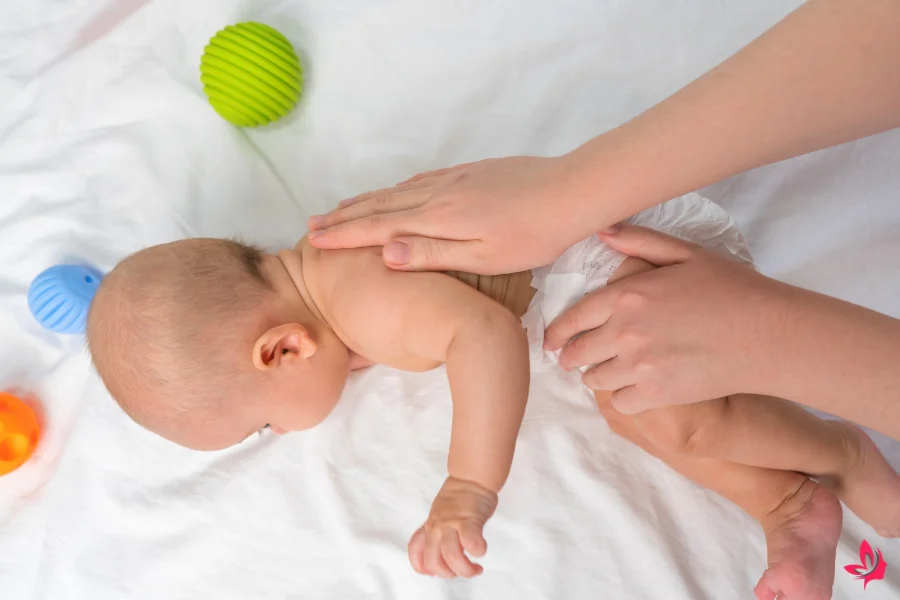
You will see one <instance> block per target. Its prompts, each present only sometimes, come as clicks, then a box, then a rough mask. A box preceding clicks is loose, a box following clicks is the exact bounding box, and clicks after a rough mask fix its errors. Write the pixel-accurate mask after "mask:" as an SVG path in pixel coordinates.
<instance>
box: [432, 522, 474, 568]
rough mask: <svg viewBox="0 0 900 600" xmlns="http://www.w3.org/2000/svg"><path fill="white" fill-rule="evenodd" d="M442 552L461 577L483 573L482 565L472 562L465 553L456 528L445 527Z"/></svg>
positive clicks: (442, 536) (442, 537)
mask: <svg viewBox="0 0 900 600" xmlns="http://www.w3.org/2000/svg"><path fill="white" fill-rule="evenodd" d="M441 554H442V555H443V557H444V561H445V562H446V563H447V566H449V567H450V568H451V569H452V570H453V572H454V573H456V575H457V576H459V577H475V576H476V575H481V572H482V571H483V569H482V568H481V565H476V564H472V562H471V561H470V560H469V559H468V558H466V555H465V553H463V549H462V546H461V545H460V543H459V536H458V535H457V534H456V530H455V529H452V528H450V527H448V528H446V529H444V531H443V532H442V535H441Z"/></svg>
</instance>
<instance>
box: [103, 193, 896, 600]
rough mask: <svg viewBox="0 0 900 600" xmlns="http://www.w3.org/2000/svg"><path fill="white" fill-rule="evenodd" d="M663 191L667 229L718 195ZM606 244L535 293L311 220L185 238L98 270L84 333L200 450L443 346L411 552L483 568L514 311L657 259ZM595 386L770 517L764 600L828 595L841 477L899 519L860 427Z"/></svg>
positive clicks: (891, 477) (778, 409)
mask: <svg viewBox="0 0 900 600" xmlns="http://www.w3.org/2000/svg"><path fill="white" fill-rule="evenodd" d="M679 203H681V204H679ZM667 207H668V208H667V210H670V209H671V210H674V212H675V213H677V214H678V217H677V218H675V219H674V220H673V219H668V220H667V219H657V222H655V223H649V224H652V225H655V226H658V228H660V229H662V230H667V229H668V230H669V231H672V232H674V233H683V232H679V231H673V230H677V226H675V225H673V226H671V227H670V226H669V225H671V224H672V223H681V224H684V222H685V219H684V215H685V214H691V213H694V214H701V215H706V214H707V213H709V211H711V210H718V209H714V208H711V207H710V203H708V202H707V201H705V200H703V199H701V198H699V196H696V195H691V196H689V197H685V198H682V199H677V200H676V201H673V202H672V203H669V204H668V205H667ZM700 209H702V210H700ZM698 211H699V212H698ZM704 211H705V212H704ZM654 214H656V215H657V216H658V215H659V214H663V213H659V212H657V213H654ZM717 216H718V215H717ZM703 218H704V219H706V217H703ZM707 221H708V219H707ZM720 221H721V219H720ZM667 223H668V224H667ZM724 223H725V226H721V227H718V226H714V227H705V228H700V229H702V230H703V231H706V232H707V233H708V232H712V234H711V236H710V237H708V239H700V240H694V241H698V242H701V243H705V244H706V245H712V246H716V244H717V243H718V244H719V245H720V246H722V247H726V248H728V247H730V246H733V244H731V243H730V242H729V238H728V236H729V235H732V234H733V232H734V231H736V230H735V229H734V228H733V223H729V222H724ZM720 224H721V223H720ZM706 225H709V223H708V222H706ZM714 225H715V223H714ZM738 237H739V236H738ZM717 240H718V242H717ZM722 240H725V241H724V242H723V241H722ZM731 241H733V240H731ZM741 242H742V240H741ZM609 253H610V250H609V249H608V248H606V247H604V246H602V244H600V243H599V241H598V240H597V239H596V238H591V239H590V240H585V241H584V242H582V243H581V244H580V245H578V246H577V247H576V248H573V251H572V252H568V253H567V254H566V255H564V256H563V257H562V258H561V259H560V261H557V263H555V264H554V265H553V266H551V267H547V268H545V269H544V270H537V271H536V272H535V276H536V277H535V278H534V282H535V284H536V286H537V287H538V288H540V289H541V292H540V294H541V295H540V296H539V297H537V298H534V296H535V290H534V289H533V288H532V287H531V284H532V274H531V273H515V274H511V275H504V276H498V277H484V276H475V275H468V274H459V273H456V274H441V273H408V272H395V271H391V270H390V269H388V268H386V267H385V266H384V264H383V261H382V259H381V253H380V250H379V249H359V250H330V251H322V250H317V249H315V248H313V247H312V246H310V245H309V244H308V243H307V242H306V239H305V238H304V239H302V240H300V241H299V242H298V243H297V245H296V246H295V247H294V248H293V249H291V250H282V251H281V252H278V253H277V254H266V253H263V252H261V251H259V250H257V249H255V248H252V247H249V246H246V245H243V244H240V243H237V242H232V241H227V240H216V239H194V240H185V241H179V242H174V243H170V244H164V245H161V246H154V247H152V248H148V249H145V250H142V251H140V252H138V253H136V254H134V255H132V256H130V257H128V258H127V259H125V260H124V261H122V262H121V263H120V264H119V265H118V266H117V267H116V268H115V269H114V270H113V271H112V272H111V273H110V274H109V275H108V276H107V277H106V278H105V279H104V281H103V284H102V285H101V287H100V290H99V291H98V293H97V296H96V298H95V300H94V302H93V305H92V307H91V312H90V316H89V320H88V339H89V344H90V350H91V353H92V355H93V359H94V363H95V365H96V367H97V370H98V372H99V373H100V376H101V377H102V379H103V381H104V383H105V384H106V386H107V388H108V389H109V391H110V393H111V395H112V396H113V397H114V398H115V399H116V401H117V402H118V403H119V404H120V406H121V407H122V408H123V409H124V410H125V412H126V413H127V414H128V415H130V416H131V417H132V418H133V419H134V420H135V421H136V422H138V423H139V424H141V425H142V426H144V427H146V428H147V429H149V430H151V431H153V432H155V433H158V434H159V435H161V436H163V437H165V438H167V439H169V440H171V441H173V442H176V443H178V444H181V445H183V446H186V447H188V448H194V449H198V450H216V449H221V448H226V447H228V446H231V445H234V444H237V443H238V442H240V441H241V440H243V439H244V438H246V437H247V436H249V435H251V434H253V433H255V432H256V431H258V430H260V429H263V428H265V427H271V429H272V430H274V431H275V432H278V433H283V432H286V431H298V430H304V429H309V428H311V427H314V426H315V425H317V424H318V423H320V422H321V421H322V420H324V419H325V418H326V416H327V415H328V414H329V413H330V412H331V410H332V409H333V408H334V406H335V405H336V403H337V402H338V400H339V398H340V395H341V390H342V389H343V386H344V383H345V381H346V379H347V376H348V374H349V373H350V371H352V370H354V369H361V368H364V367H367V366H369V365H372V364H375V363H378V364H383V365H387V366H391V367H394V368H397V369H402V370H409V371H425V370H429V369H433V368H435V367H437V366H438V365H440V364H446V367H447V374H448V377H449V380H450V389H451V393H452V397H453V417H452V420H453V423H452V434H451V441H450V449H449V455H448V477H447V479H446V481H445V483H444V485H443V486H442V488H441V489H440V491H439V492H438V494H437V496H436V498H435V500H434V502H433V504H432V507H431V511H430V514H429V516H428V519H427V521H426V523H425V524H424V525H423V526H422V527H421V528H420V529H419V530H418V531H417V532H416V533H415V534H414V535H413V537H412V539H411V541H410V544H409V555H410V562H411V563H412V565H413V567H414V568H415V569H416V571H418V572H420V573H426V574H431V575H439V576H443V577H452V576H464V577H469V576H473V575H477V574H479V573H480V572H481V570H482V569H481V567H480V566H479V565H477V564H475V563H473V562H472V561H471V560H470V559H469V556H473V557H479V556H482V555H483V554H484V552H485V550H486V543H485V541H484V538H483V535H482V530H483V528H484V525H485V523H486V521H487V520H488V519H489V518H490V517H491V515H492V514H493V512H494V510H495V508H496V506H497V493H498V492H499V491H500V489H501V488H502V486H503V484H504V482H505V481H506V478H507V476H508V474H509V469H510V465H511V462H512V458H513V453H514V450H515V445H516V437H517V435H518V430H519V426H520V424H521V421H522V417H523V413H524V409H525V402H526V400H527V395H528V385H529V345H528V339H527V338H526V335H525V332H524V331H523V329H522V325H521V323H520V320H519V318H520V317H522V316H523V315H524V314H525V313H526V310H527V309H528V310H529V312H530V311H532V310H537V309H538V308H537V307H538V305H539V304H540V301H541V300H542V299H543V298H544V296H546V295H547V294H550V293H551V290H550V289H549V288H548V287H547V284H548V282H551V280H552V275H554V274H559V273H566V272H568V271H570V270H571V265H572V264H575V265H580V266H577V269H581V270H583V271H584V272H585V273H586V274H587V273H588V271H589V272H590V275H592V276H593V275H597V273H600V277H599V278H598V277H593V279H591V277H588V280H592V281H593V284H591V285H592V286H593V287H596V286H597V285H604V284H605V283H607V281H606V280H607V279H609V281H610V282H611V281H614V280H616V279H621V278H623V277H627V276H628V275H631V274H634V273H637V272H640V271H644V270H648V269H652V268H654V267H653V266H652V265H650V264H648V263H645V262H643V261H640V260H638V259H633V258H628V259H625V258H624V257H613V258H612V259H611V258H610V254H609ZM739 258H740V257H739ZM735 268H744V267H742V266H740V265H737V264H736V265H735ZM577 269H576V270H577ZM589 287H590V286H589ZM585 291H590V289H586V290H585ZM529 306H531V309H529ZM529 333H532V332H529ZM596 400H597V405H598V407H599V409H600V411H601V413H602V414H603V415H604V416H605V417H606V418H607V420H608V422H609V425H610V427H611V429H612V430H613V431H615V432H616V433H618V434H620V435H622V436H623V437H625V438H627V439H629V440H631V441H633V442H634V443H636V444H637V445H639V446H640V447H642V448H643V449H644V450H646V451H647V452H649V453H651V454H653V455H655V456H657V457H659V458H660V459H662V460H664V461H665V462H667V463H668V464H669V465H670V466H672V467H673V468H674V469H676V470H677V471H679V472H681V473H682V474H684V475H685V476H687V477H688V478H690V479H692V480H693V481H695V482H697V483H699V484H701V485H703V486H705V487H708V488H710V489H712V490H714V491H716V492H718V493H720V494H722V495H723V496H725V497H726V498H728V499H730V500H732V501H733V502H735V503H736V504H738V505H739V506H741V507H742V508H743V509H744V510H746V511H747V512H748V513H749V514H750V515H752V516H753V517H754V518H756V519H757V520H758V521H759V522H760V524H761V525H762V526H763V529H764V531H765V534H766V538H767V543H768V548H769V569H768V570H767V571H766V573H765V574H764V576H763V578H762V579H761V580H760V583H759V585H758V586H757V590H756V591H757V597H759V598H765V599H773V598H775V594H777V593H783V594H785V595H787V596H788V597H792V598H793V597H795V598H810V597H827V594H830V589H831V584H832V582H833V577H834V559H835V548H836V544H837V539H838V537H839V535H840V529H841V507H840V503H839V502H838V500H837V498H836V496H835V493H834V491H832V489H833V490H835V491H837V494H838V495H839V496H840V497H841V498H842V499H843V500H844V501H845V502H846V503H847V505H848V506H849V507H850V508H851V509H852V510H854V511H855V512H856V513H857V514H858V515H859V516H860V517H861V518H863V519H864V520H866V521H867V522H869V523H871V524H872V525H874V526H875V527H876V528H877V529H879V531H880V532H882V533H883V534H886V535H897V534H898V533H900V531H898V529H900V527H898V524H900V511H898V508H897V506H898V503H897V502H896V500H897V498H898V497H900V496H898V493H900V478H898V477H897V475H896V473H894V471H893V470H892V469H891V467H890V466H889V465H888V464H887V462H886V461H885V460H884V458H883V457H882V456H881V455H880V453H879V452H878V450H877V449H876V448H875V446H874V445H873V444H872V442H871V441H870V440H869V439H868V438H867V437H866V436H865V435H864V434H862V433H861V432H860V431H859V430H857V429H856V428H854V427H852V426H849V425H846V424H843V423H837V422H830V421H823V420H821V419H818V418H817V417H815V416H813V415H811V414H810V413H808V412H806V411H805V410H803V409H801V408H798V407H796V406H795V405H793V404H791V403H789V402H786V401H783V400H778V399H774V398H763V397H749V396H736V397H729V398H722V399H718V400H711V401H707V402H701V403H699V404H695V405H691V406H684V407H673V408H666V409H658V410H654V411H648V412H646V413H643V414H641V415H637V416H625V415H621V414H619V413H617V412H616V411H615V410H613V409H612V408H611V406H610V404H609V396H608V394H605V393H597V394H596ZM809 476H812V477H816V478H819V479H820V481H822V482H825V481H827V482H828V483H829V484H830V486H829V487H826V486H824V485H822V483H816V482H814V481H812V480H810V479H809ZM467 554H468V556H467ZM826 592H827V594H826ZM815 594H819V595H815Z"/></svg>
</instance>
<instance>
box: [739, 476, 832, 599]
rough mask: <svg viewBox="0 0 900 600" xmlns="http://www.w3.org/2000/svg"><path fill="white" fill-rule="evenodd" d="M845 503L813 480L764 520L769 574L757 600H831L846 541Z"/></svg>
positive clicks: (757, 585) (761, 582) (759, 589)
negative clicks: (838, 559)
mask: <svg viewBox="0 0 900 600" xmlns="http://www.w3.org/2000/svg"><path fill="white" fill-rule="evenodd" d="M841 519H842V515H841V503H840V502H838V499H837V497H836V496H835V495H834V492H832V491H831V490H829V489H828V488H826V487H824V486H822V485H819V484H817V483H815V482H814V481H810V480H807V481H806V482H804V483H803V485H801V486H800V487H799V488H798V489H797V491H796V492H794V493H793V494H792V495H791V496H789V497H788V498H787V499H786V500H785V501H784V502H782V503H781V505H780V506H779V507H778V508H776V509H775V510H774V511H772V512H771V513H769V515H768V516H767V517H766V518H765V519H763V521H762V526H763V529H764V530H765V533H766V545H767V546H768V562H769V568H768V569H766V572H765V573H763V576H762V578H761V579H760V580H759V583H757V584H756V588H755V589H754V590H753V592H754V593H755V594H756V598H757V600H775V598H776V597H778V598H781V597H785V598H791V600H828V599H829V598H831V587H832V585H833V584H834V557H835V551H836V549H837V542H838V538H839V537H840V536H841Z"/></svg>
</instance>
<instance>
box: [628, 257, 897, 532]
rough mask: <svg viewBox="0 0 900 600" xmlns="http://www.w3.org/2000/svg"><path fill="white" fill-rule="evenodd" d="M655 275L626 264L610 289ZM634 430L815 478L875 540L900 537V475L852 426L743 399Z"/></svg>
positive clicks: (683, 448)
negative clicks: (875, 533) (829, 488)
mask: <svg viewBox="0 0 900 600" xmlns="http://www.w3.org/2000/svg"><path fill="white" fill-rule="evenodd" d="M654 268H655V267H654V266H653V265H651V264H649V263H647V262H645V261H642V260H639V259H633V258H629V259H627V260H626V261H625V262H624V263H622V265H621V267H619V269H618V271H616V273H615V274H614V275H613V276H612V277H611V278H610V283H612V282H614V281H616V280H618V279H622V278H624V277H628V276H630V275H633V274H636V273H640V272H642V271H648V270H652V269H654ZM634 424H635V425H636V426H637V428H638V429H639V430H640V431H641V432H642V433H643V434H644V437H645V438H647V439H648V440H649V441H650V443H652V444H653V445H654V446H656V447H659V448H663V449H665V450H667V451H669V452H671V453H674V454H687V455H690V456H698V457H708V458H718V459H722V460H728V461H732V462H736V463H740V464H744V465H752V466H757V467H766V468H769V469H786V470H789V471H799V472H801V473H805V474H807V475H810V476H813V477H817V478H822V479H823V480H824V481H823V482H826V483H829V484H833V485H834V487H835V489H836V490H837V492H838V495H839V496H840V498H841V499H842V500H843V501H844V502H845V503H846V504H847V506H848V507H849V508H850V510H852V511H853V512H854V513H856V514H857V515H858V516H859V517H860V518H862V519H863V520H864V521H866V522H867V523H869V524H870V525H872V526H873V527H874V528H875V529H876V530H877V531H878V533H880V534H881V535H884V536H887V537H897V536H900V476H898V475H897V473H896V472H894V470H893V468H891V466H890V464H888V462H887V461H886V460H885V459H884V457H883V456H882V455H881V453H880V452H879V451H878V449H877V448H876V447H875V444H874V443H872V440H870V439H869V437H868V436H867V435H865V434H864V433H863V432H862V431H860V430H859V429H857V428H856V427H854V426H853V425H850V424H848V423H844V422H841V421H825V420H823V419H820V418H818V417H816V416H815V415H813V414H812V413H810V412H808V411H806V410H805V409H803V408H801V407H799V406H797V405H796V404H794V403H792V402H788V401H786V400H780V399H778V398H770V397H765V396H752V395H746V394H739V395H736V396H732V397H730V398H721V399H718V400H711V401H709V402H701V403H698V404H692V405H687V406H675V407H670V408H666V409H658V410H650V411H646V412H644V413H642V414H640V415H636V416H635V417H634Z"/></svg>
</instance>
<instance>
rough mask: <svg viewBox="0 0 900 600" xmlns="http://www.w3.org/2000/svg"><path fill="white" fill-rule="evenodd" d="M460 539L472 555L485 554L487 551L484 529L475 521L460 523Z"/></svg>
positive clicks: (464, 547)
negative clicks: (474, 522)
mask: <svg viewBox="0 0 900 600" xmlns="http://www.w3.org/2000/svg"><path fill="white" fill-rule="evenodd" d="M459 541H460V542H461V543H462V547H463V549H465V551H466V552H468V553H469V554H470V555H472V556H475V557H480V556H484V555H485V553H486V552H487V542H486V541H485V540H484V534H483V533H482V529H481V527H479V526H478V525H475V524H473V523H468V522H465V523H463V524H462V525H460V527H459ZM479 568H481V567H479Z"/></svg>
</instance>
